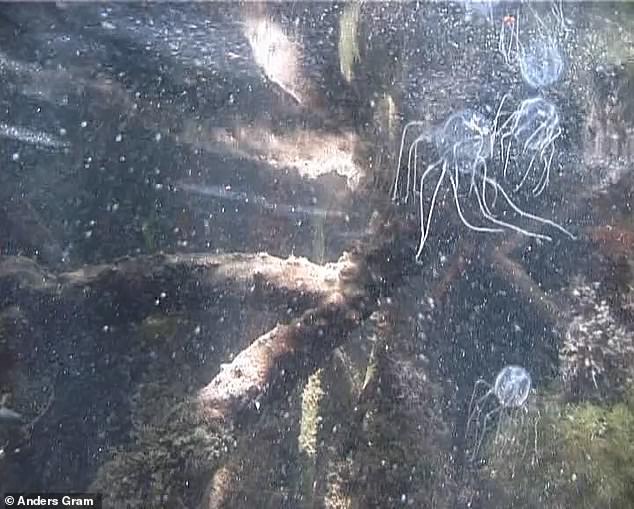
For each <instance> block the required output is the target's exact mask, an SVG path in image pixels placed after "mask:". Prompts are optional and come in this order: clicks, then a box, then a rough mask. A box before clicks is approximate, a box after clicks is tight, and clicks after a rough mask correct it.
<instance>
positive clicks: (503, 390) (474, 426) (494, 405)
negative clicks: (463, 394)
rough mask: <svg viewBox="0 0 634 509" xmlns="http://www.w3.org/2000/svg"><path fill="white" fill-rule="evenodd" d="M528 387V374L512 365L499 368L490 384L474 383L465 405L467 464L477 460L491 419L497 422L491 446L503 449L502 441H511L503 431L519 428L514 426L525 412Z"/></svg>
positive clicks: (528, 392) (526, 445)
mask: <svg viewBox="0 0 634 509" xmlns="http://www.w3.org/2000/svg"><path fill="white" fill-rule="evenodd" d="M531 387H532V381H531V376H530V374H529V373H528V371H527V370H526V369H525V368H523V367H522V366H513V365H511V366H505V367H503V368H502V369H501V370H500V372H499V373H498V374H497V376H496V377H495V382H494V383H493V385H491V384H490V383H488V382H487V381H486V380H484V379H479V380H477V381H476V383H475V386H474V388H473V394H472V395H471V401H470V403H469V414H468V418H467V428H466V432H465V436H466V440H467V443H468V444H471V447H470V453H471V461H473V460H475V459H476V458H477V457H478V452H479V450H480V447H481V446H482V443H483V441H484V438H485V436H486V434H487V431H488V430H489V429H490V425H491V423H492V422H493V421H494V420H497V423H496V426H495V434H494V437H493V438H494V439H493V444H495V445H496V446H498V447H504V446H505V445H506V444H505V443H504V441H505V440H508V439H512V437H509V436H508V433H506V430H508V429H521V428H522V427H521V426H519V427H518V426H517V424H522V421H523V420H524V417H525V415H526V413H527V411H528V396H529V394H530V391H531ZM483 390H484V391H485V392H484V394H482V391H483ZM480 394H482V395H480ZM526 436H527V437H528V436H529V435H528V434H526ZM535 439H536V438H535ZM527 447H528V442H526V444H525V450H526V448H527Z"/></svg>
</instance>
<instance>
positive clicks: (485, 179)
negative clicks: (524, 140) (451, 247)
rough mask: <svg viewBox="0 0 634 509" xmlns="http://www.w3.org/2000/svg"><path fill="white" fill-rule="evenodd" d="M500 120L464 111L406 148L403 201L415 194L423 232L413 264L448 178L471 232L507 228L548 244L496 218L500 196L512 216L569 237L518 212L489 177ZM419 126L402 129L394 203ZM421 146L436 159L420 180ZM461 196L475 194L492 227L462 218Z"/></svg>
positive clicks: (545, 238) (458, 208)
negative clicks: (409, 140)
mask: <svg viewBox="0 0 634 509" xmlns="http://www.w3.org/2000/svg"><path fill="white" fill-rule="evenodd" d="M498 118H499V112H498V115H497V116H496V120H495V122H491V121H490V120H489V119H488V118H486V117H485V116H484V115H482V114H481V113H478V112H476V111H473V110H463V111H460V112H458V113H454V114H453V115H451V116H450V117H449V118H448V119H447V121H446V122H445V123H444V124H443V126H442V127H441V128H439V129H436V130H433V129H432V130H431V131H430V130H429V129H423V132H422V133H421V134H419V135H418V136H417V137H416V138H415V139H414V141H413V142H412V143H411V144H410V145H409V148H408V150H407V179H406V182H405V191H404V200H403V201H405V202H407V201H408V200H409V197H410V196H418V198H419V209H420V210H419V211H420V222H421V226H420V228H421V234H420V242H419V245H418V250H417V252H416V259H417V260H420V258H421V255H422V252H423V249H424V246H425V243H426V242H427V239H428V237H429V233H430V226H431V221H432V217H433V213H434V209H435V206H436V201H437V198H438V194H439V192H440V189H441V187H442V186H443V183H444V182H445V180H446V178H448V179H449V184H450V186H451V192H452V194H453V201H454V204H455V207H456V211H457V213H458V217H459V218H460V220H461V221H462V223H463V224H464V225H465V226H466V227H467V228H469V229H470V230H473V231H476V232H484V233H501V232H503V231H504V230H505V229H509V230H514V231H516V232H519V233H521V234H523V235H527V236H530V237H535V238H540V239H544V240H552V239H551V238H550V237H549V236H547V235H543V234H540V233H534V232H531V231H528V230H526V229H524V228H521V227H519V226H516V225H514V224H512V223H509V222H506V221H502V220H501V219H498V218H497V217H496V215H495V214H494V212H493V211H492V210H493V208H494V207H495V206H496V203H498V197H499V196H501V197H502V198H503V199H502V200H499V201H500V202H502V204H504V205H505V206H506V207H507V209H511V210H512V211H513V212H514V213H515V214H517V215H519V216H521V217H523V218H527V219H531V220H534V221H537V222H540V223H542V224H547V225H550V226H552V227H555V228H557V229H559V230H561V231H563V232H565V233H566V234H568V235H570V236H571V237H573V236H572V235H571V234H570V233H569V232H568V231H567V230H565V229H564V228H563V227H562V226H559V225H558V224H557V223H554V222H553V221H550V220H548V219H544V218H541V217H539V216H536V215H533V214H530V213H528V212H525V211H524V210H522V209H520V208H519V207H518V206H517V205H516V204H515V203H514V202H513V201H512V200H511V198H510V196H509V194H508V192H507V191H506V190H505V189H504V188H503V187H502V185H500V183H499V182H498V181H497V180H496V178H494V175H492V174H491V171H490V168H489V160H490V159H491V158H492V155H493V149H494V143H495V139H496V128H495V126H496V125H497V120H498ZM421 127H424V123H423V122H420V121H415V122H410V123H408V124H407V125H406V126H405V128H404V129H403V135H402V137H401V145H400V151H399V158H398V163H397V170H396V178H395V181H394V186H393V193H392V199H393V200H395V201H398V200H399V199H401V198H402V194H403V190H402V188H401V179H402V177H401V166H402V164H403V163H404V159H405V152H406V140H407V138H408V132H409V131H411V130H412V129H414V128H419V129H420V128H421ZM422 143H427V144H431V145H433V147H434V149H435V151H436V152H437V154H438V156H439V158H438V159H437V160H436V161H435V162H433V163H432V164H430V165H428V166H427V168H426V169H425V170H424V171H423V172H422V175H420V178H419V171H418V146H419V145H420V144H422ZM432 178H436V179H437V180H436V181H435V183H434V182H432V186H433V191H432V193H431V196H430V199H429V203H426V199H427V195H428V194H429V193H426V190H427V186H426V184H428V182H429V180H430V179H432ZM465 179H466V180H467V182H468V184H469V192H468V193H463V192H462V190H464V186H463V185H462V183H463V182H464V181H465ZM487 193H488V195H489V197H492V198H493V201H491V202H490V201H489V199H488V198H487ZM465 195H466V196H467V197H470V196H475V199H476V201H477V204H478V209H479V212H480V214H481V215H482V217H483V218H484V220H485V221H486V222H488V223H491V225H490V226H489V225H486V226H477V225H474V224H472V223H471V222H470V221H469V220H468V219H467V218H466V217H465V215H464V213H463V210H462V209H463V207H462V204H461V201H462V200H463V199H464V196H465ZM505 212H506V210H505ZM573 238H574V237H573Z"/></svg>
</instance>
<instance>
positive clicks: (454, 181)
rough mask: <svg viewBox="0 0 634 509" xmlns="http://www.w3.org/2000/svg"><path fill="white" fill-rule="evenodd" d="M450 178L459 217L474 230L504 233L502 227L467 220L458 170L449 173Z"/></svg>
mask: <svg viewBox="0 0 634 509" xmlns="http://www.w3.org/2000/svg"><path fill="white" fill-rule="evenodd" d="M449 180H450V182H451V186H452V187H453V196H454V202H455V204H456V211H457V212H458V217H459V218H460V220H461V221H462V224H464V225H465V226H466V227H467V228H469V229H470V230H473V231H475V232H480V233H502V232H503V231H504V230H502V229H500V228H489V227H487V226H475V225H473V224H471V223H470V222H469V221H467V218H466V217H465V216H464V214H463V213H462V207H461V206H460V199H459V197H458V170H456V171H455V175H452V174H451V173H449Z"/></svg>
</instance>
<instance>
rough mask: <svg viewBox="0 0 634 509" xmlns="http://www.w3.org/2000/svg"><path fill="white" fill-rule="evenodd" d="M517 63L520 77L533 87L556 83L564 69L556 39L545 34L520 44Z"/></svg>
mask: <svg viewBox="0 0 634 509" xmlns="http://www.w3.org/2000/svg"><path fill="white" fill-rule="evenodd" d="M519 64H520V73H521V74H522V78H523V79H524V81H525V82H526V83H528V85H530V86H531V87H532V88H535V89H543V88H546V87H549V86H550V85H552V84H553V83H556V82H557V81H559V78H560V77H561V75H562V74H563V71H564V58H563V55H562V51H561V49H560V48H559V45H558V44H557V41H556V40H555V39H554V38H553V37H552V36H549V35H545V34H541V35H539V36H537V37H533V38H530V39H529V41H528V42H527V43H526V44H521V45H520V52H519Z"/></svg>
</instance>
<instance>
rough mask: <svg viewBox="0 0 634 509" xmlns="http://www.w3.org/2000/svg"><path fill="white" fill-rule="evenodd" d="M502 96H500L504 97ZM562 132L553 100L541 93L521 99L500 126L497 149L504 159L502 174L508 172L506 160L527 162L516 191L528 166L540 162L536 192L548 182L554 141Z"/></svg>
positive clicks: (529, 170)
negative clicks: (548, 99)
mask: <svg viewBox="0 0 634 509" xmlns="http://www.w3.org/2000/svg"><path fill="white" fill-rule="evenodd" d="M504 100H505V98H504V99H503V101H504ZM561 134H562V129H561V126H560V123H559V113H558V111H557V108H556V107H555V105H554V104H552V103H551V102H549V101H547V100H546V99H544V98H542V97H539V96H538V97H532V98H530V99H525V100H524V101H522V102H521V104H520V105H519V107H518V108H517V110H515V111H514V112H513V113H512V114H511V115H510V116H509V117H508V119H507V120H506V121H505V122H504V123H503V124H502V126H501V127H500V129H499V138H500V150H501V153H502V160H503V164H504V166H503V176H504V178H505V179H506V178H507V175H508V169H509V164H510V163H511V162H513V163H514V164H522V163H526V162H527V161H528V163H527V165H526V168H525V169H524V172H523V175H522V177H521V178H520V181H519V183H518V184H517V185H516V186H515V191H516V192H517V191H519V190H520V189H521V188H522V186H523V185H524V183H525V182H526V180H527V179H528V177H529V176H530V174H531V170H533V168H534V167H535V166H536V165H535V162H537V166H538V167H540V166H541V175H540V177H539V179H538V181H537V183H536V185H535V187H534V188H533V194H535V196H539V195H540V194H541V193H542V192H543V191H544V189H546V187H547V186H548V183H549V182H550V168H551V165H552V161H553V157H554V155H555V141H556V140H557V138H559V137H560V136H561Z"/></svg>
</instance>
